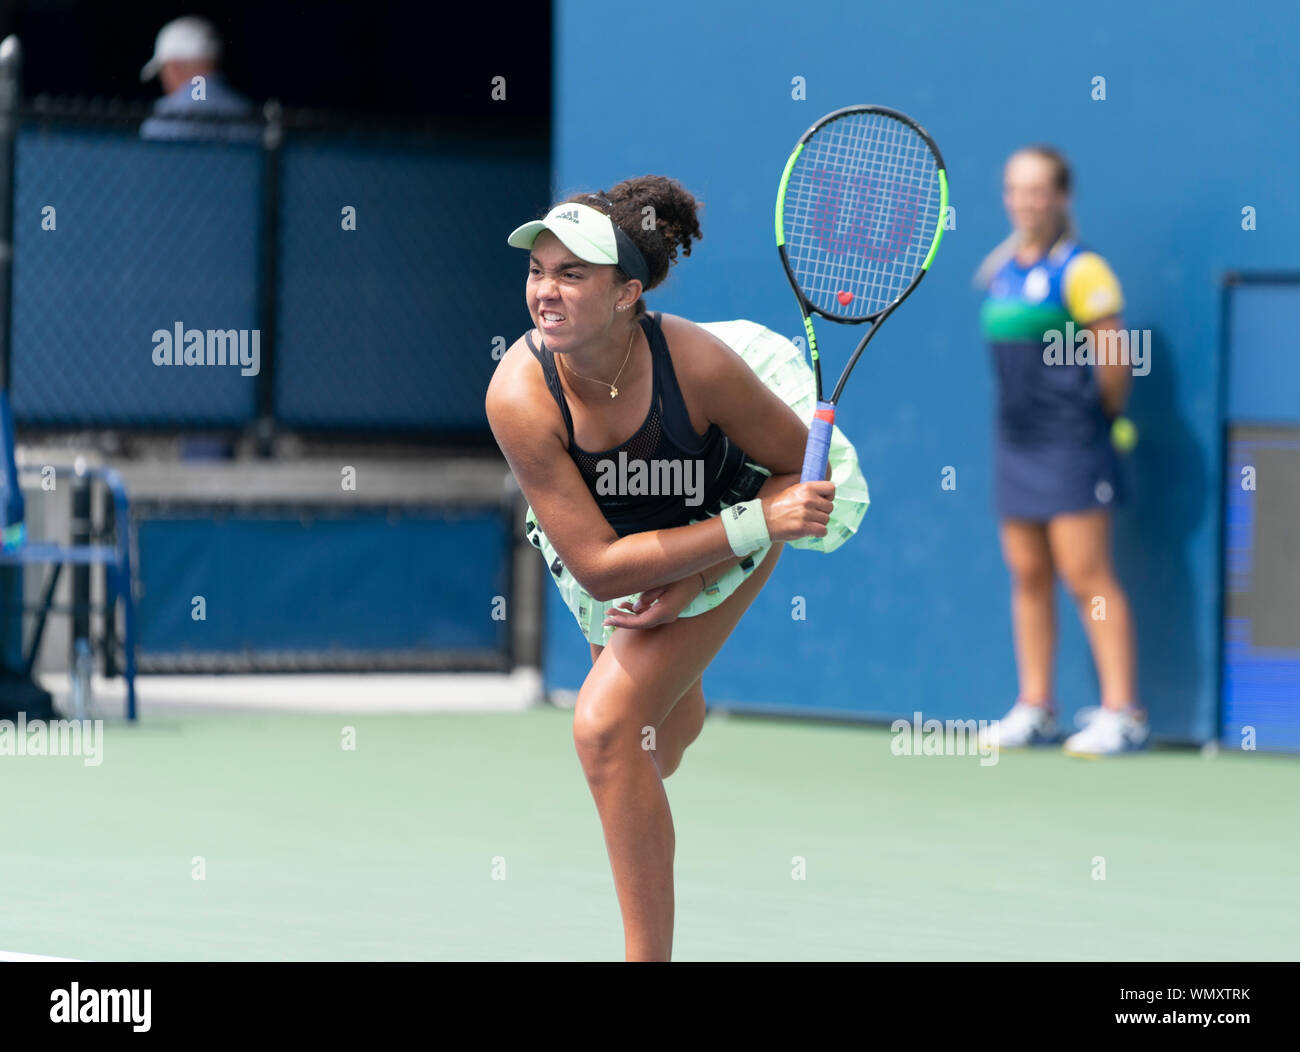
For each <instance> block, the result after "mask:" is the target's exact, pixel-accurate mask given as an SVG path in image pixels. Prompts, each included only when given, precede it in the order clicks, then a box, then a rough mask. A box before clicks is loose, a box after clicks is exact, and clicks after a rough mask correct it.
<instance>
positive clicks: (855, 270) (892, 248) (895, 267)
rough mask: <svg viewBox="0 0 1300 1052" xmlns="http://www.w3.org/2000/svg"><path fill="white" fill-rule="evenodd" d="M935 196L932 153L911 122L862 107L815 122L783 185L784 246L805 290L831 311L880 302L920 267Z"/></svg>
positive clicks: (864, 309)
mask: <svg viewBox="0 0 1300 1052" xmlns="http://www.w3.org/2000/svg"><path fill="white" fill-rule="evenodd" d="M939 202H940V184H939V166H938V162H937V161H936V159H935V156H934V154H933V152H932V151H931V150H930V148H929V146H928V145H927V143H926V141H925V139H924V138H922V137H921V135H919V134H918V133H917V132H916V130H915V129H913V128H912V127H911V126H910V125H908V124H906V123H904V122H903V121H900V120H896V119H895V118H893V117H889V116H887V115H885V114H879V113H865V114H850V115H848V116H845V117H842V118H840V119H838V120H835V121H832V122H831V123H829V124H827V125H825V126H824V127H822V128H821V129H819V130H818V131H817V132H816V133H814V135H813V136H812V137H811V138H810V139H809V140H808V142H807V143H805V145H804V148H803V151H802V152H801V153H800V155H799V158H798V160H797V161H796V162H795V165H794V167H793V168H792V169H791V172H790V178H789V182H788V185H787V188H786V195H785V212H784V229H785V239H786V253H787V258H788V259H789V262H790V267H791V270H792V271H793V272H794V275H795V278H796V280H797V281H798V283H799V285H800V287H801V288H802V289H803V292H804V295H805V296H807V297H808V300H809V301H810V302H811V303H812V304H813V305H814V306H816V307H817V308H818V309H819V310H822V311H824V312H826V313H827V314H830V315H832V316H837V317H844V318H862V317H865V316H867V315H872V314H876V313H878V312H880V311H881V310H883V309H884V308H885V307H887V306H888V305H889V304H890V303H892V302H893V301H894V300H896V299H897V298H898V297H899V296H901V295H902V294H903V293H904V292H905V291H906V290H907V288H908V286H909V285H910V284H911V283H912V281H913V279H914V278H915V277H916V275H917V273H918V272H919V271H920V270H921V265H922V264H923V263H924V261H925V258H926V255H927V254H928V253H929V250H930V245H931V242H932V241H933V239H934V234H935V231H936V229H937V228H938V224H939V222H940V221H941V219H942V217H941V216H940V214H939Z"/></svg>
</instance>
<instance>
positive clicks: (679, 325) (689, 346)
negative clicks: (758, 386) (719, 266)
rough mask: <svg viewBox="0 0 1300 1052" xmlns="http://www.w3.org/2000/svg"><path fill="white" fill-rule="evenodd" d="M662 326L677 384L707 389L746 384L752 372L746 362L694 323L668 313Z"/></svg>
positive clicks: (662, 321)
mask: <svg viewBox="0 0 1300 1052" xmlns="http://www.w3.org/2000/svg"><path fill="white" fill-rule="evenodd" d="M660 325H662V326H663V334H664V338H666V339H667V341H668V351H669V354H671V355H672V371H673V372H675V373H676V375H677V381H679V382H685V384H686V385H688V386H695V385H699V386H708V385H711V384H724V382H736V381H737V380H744V378H745V375H746V373H748V372H749V369H748V367H746V365H745V360H744V359H742V358H741V356H740V355H738V354H736V351H733V350H732V348H731V347H728V346H727V345H725V343H724V342H723V341H722V339H719V338H718V337H716V335H714V334H712V333H711V332H708V330H707V329H705V328H702V326H699V325H697V324H695V322H694V321H692V320H690V319H686V317H681V316H679V315H667V313H666V315H663V316H662V319H660Z"/></svg>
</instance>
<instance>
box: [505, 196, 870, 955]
mask: <svg viewBox="0 0 1300 1052" xmlns="http://www.w3.org/2000/svg"><path fill="white" fill-rule="evenodd" d="M696 210H697V203H696V201H695V199H694V197H692V196H691V194H690V193H688V192H687V191H686V190H685V189H684V188H683V187H682V186H681V185H680V184H678V183H676V182H674V181H673V180H671V179H667V178H664V177H661V176H644V177H641V178H637V179H630V180H626V181H624V182H621V183H619V184H618V185H616V186H614V187H613V188H612V189H610V190H609V191H608V193H607V194H603V193H602V194H580V195H577V196H576V197H573V198H570V199H569V200H567V201H564V202H561V203H560V204H558V205H556V206H555V207H554V208H552V209H551V210H550V212H549V213H547V215H546V217H545V218H544V219H541V220H536V221H534V222H530V223H525V224H524V225H522V226H520V227H519V228H517V229H516V230H515V231H514V232H513V233H512V234H511V235H510V237H509V239H508V240H509V243H510V244H511V245H513V246H515V247H518V248H524V249H528V250H529V265H528V280H527V284H526V286H525V290H524V295H525V300H526V303H527V307H528V312H529V314H530V315H531V317H532V321H533V325H534V328H533V330H532V331H530V332H528V333H525V335H524V336H522V337H521V338H520V339H519V340H517V341H516V342H515V344H514V345H513V346H512V347H511V348H510V349H509V350H508V351H507V352H506V354H505V355H504V356H503V357H502V359H501V362H500V363H499V365H498V367H497V369H496V372H495V374H494V375H493V378H492V382H491V384H490V385H489V387H488V392H487V414H488V420H489V422H490V424H491V427H492V432H493V434H494V435H495V437H496V440H497V442H498V444H499V445H500V447H501V451H502V452H503V453H504V454H505V457H506V460H507V461H508V462H509V464H510V468H511V470H512V471H513V472H514V475H515V478H516V479H517V480H518V482H519V485H520V488H521V489H522V490H523V493H524V496H525V497H526V498H527V500H528V505H529V507H528V509H527V513H526V518H525V529H526V531H527V534H528V537H529V540H530V541H531V542H532V544H533V545H534V546H535V547H537V548H538V549H539V550H540V551H541V553H542V556H543V558H544V559H545V560H546V563H547V566H548V567H549V569H550V572H551V577H552V579H553V580H554V581H555V583H556V586H557V587H558V588H559V589H560V592H561V594H562V595H563V597H564V599H565V602H566V603H567V604H568V606H569V609H570V610H571V611H572V613H573V615H574V618H575V619H576V620H577V622H578V625H579V627H580V628H581V630H582V631H583V634H584V636H585V637H586V639H587V641H588V642H589V643H590V644H591V656H592V667H591V671H590V672H589V673H588V675H587V677H586V680H585V681H584V683H583V685H582V688H581V690H580V691H579V692H578V699H577V704H576V707H575V711H574V717H573V737H574V743H575V745H576V747H577V752H578V757H579V760H580V762H581V764H582V768H583V771H584V773H585V775H586V778H587V784H588V786H589V787H590V789H591V792H592V795H593V796H594V797H595V802H596V808H597V811H598V812H599V815H600V820H601V824H602V826H603V828H604V835H605V844H606V847H607V849H608V852H609V857H610V863H611V866H612V868H613V874H614V882H615V887H616V889H617V892H618V901H619V907H620V910H621V911H622V915H623V933H624V945H625V952H626V958H627V959H628V960H668V959H669V958H670V955H671V950H672V931H673V901H674V900H673V877H672V869H673V854H674V844H675V840H674V834H673V825H672V817H671V814H670V812H669V808H668V798H667V796H666V794H665V792H664V786H663V779H664V778H667V777H668V776H669V775H670V774H672V773H673V771H674V770H676V768H677V765H678V764H679V763H680V762H681V759H682V753H683V751H684V750H685V749H686V747H687V746H688V745H689V744H690V743H691V742H692V741H693V740H694V739H695V738H696V736H697V735H698V734H699V733H700V730H701V728H702V726H703V722H704V715H705V702H704V693H703V691H702V689H701V685H700V677H701V675H702V674H703V673H704V670H705V669H706V668H707V667H708V665H709V662H710V661H712V660H713V657H714V655H715V654H717V652H718V650H719V648H720V647H721V646H722V644H723V642H724V641H725V640H726V639H727V637H728V636H729V635H730V634H731V631H732V629H734V628H735V627H736V624H737V622H738V621H739V620H740V618H741V615H742V614H744V612H745V610H746V609H747V608H748V607H749V605H750V603H752V602H753V600H754V597H755V596H756V595H757V594H758V592H759V590H760V589H761V588H762V587H763V584H764V583H765V582H766V581H767V579H768V577H769V576H770V575H771V573H772V570H773V567H774V566H775V564H776V561H777V558H778V556H779V554H780V552H781V549H782V547H783V545H784V544H785V543H787V542H791V543H794V544H796V545H797V546H800V547H809V548H814V549H819V550H823V551H829V550H832V549H833V548H834V547H838V545H839V544H840V543H842V542H843V540H844V539H845V538H847V537H848V536H850V535H851V534H852V533H853V532H854V531H855V530H856V529H857V526H858V524H859V523H860V521H861V518H862V514H863V512H865V510H866V505H867V492H866V486H865V483H864V482H863V480H862V476H861V472H860V471H859V470H858V465H857V456H856V453H855V452H854V451H853V447H852V446H851V445H850V444H849V443H848V442H847V440H846V439H844V436H843V435H842V434H840V433H837V434H836V436H835V438H836V442H835V444H834V445H833V446H832V458H831V464H830V468H829V470H828V472H827V474H828V479H827V480H826V481H822V482H808V483H800V482H799V473H800V468H801V465H802V462H803V453H804V446H805V444H806V443H807V439H808V427H807V421H809V420H811V419H812V413H813V408H814V398H815V396H814V391H813V377H812V371H811V369H810V368H809V367H808V365H807V364H805V363H804V361H803V358H802V355H801V354H800V353H799V351H798V349H797V348H795V346H794V345H793V344H791V343H790V342H789V341H787V340H784V339H782V338H781V337H779V336H777V335H776V334H775V333H772V332H770V331H769V330H766V329H764V328H763V327H762V326H758V325H755V324H754V323H752V322H728V323H719V324H717V325H713V326H710V327H709V328H705V327H702V326H699V325H696V324H694V323H692V322H690V321H687V320H686V319H685V318H681V317H676V316H674V315H670V314H660V313H657V312H656V313H650V312H647V310H646V307H645V304H644V300H643V293H644V292H645V291H646V290H648V289H653V288H655V287H656V286H658V285H659V284H660V283H661V282H662V281H663V280H664V279H665V277H667V274H668V268H669V265H670V264H671V263H673V262H675V261H676V259H677V253H678V251H679V250H680V251H682V252H683V253H684V254H686V255H690V251H691V242H692V240H693V239H698V238H699V237H700V236H701V234H700V227H699V220H698V217H697V215H696ZM710 329H713V330H716V331H718V332H722V333H723V334H724V335H727V336H729V337H730V338H731V342H732V343H733V344H735V345H737V346H738V350H737V349H733V347H732V346H729V344H728V342H726V341H724V340H723V339H720V338H719V337H718V336H717V335H715V334H714V332H713V331H710ZM801 414H802V416H801ZM837 489H838V490H839V491H840V492H839V493H838V494H837Z"/></svg>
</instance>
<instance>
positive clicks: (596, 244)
mask: <svg viewBox="0 0 1300 1052" xmlns="http://www.w3.org/2000/svg"><path fill="white" fill-rule="evenodd" d="M543 230H549V231H550V232H551V233H552V234H554V235H555V236H556V237H558V238H559V239H560V240H561V241H563V242H564V245H565V247H566V248H568V249H569V251H570V252H572V253H573V254H574V255H575V256H577V257H578V258H579V259H585V260H586V261H587V262H588V263H611V264H614V265H616V266H619V267H622V269H623V273H625V274H626V275H627V276H628V277H629V278H636V279H637V280H638V281H640V282H641V284H642V285H646V284H649V281H650V268H649V267H648V266H647V265H646V261H645V257H644V256H642V255H641V250H640V249H639V248H637V247H636V244H635V243H634V242H633V241H632V239H631V238H630V237H628V236H627V234H625V233H624V232H623V231H622V230H620V229H619V228H618V226H616V225H615V223H614V221H613V220H612V219H610V218H609V216H607V215H606V214H605V213H604V212H600V211H598V210H596V209H595V208H592V207H590V206H589V205H584V204H579V203H577V202H576V201H566V202H564V203H563V204H559V205H556V206H555V207H554V208H552V209H551V210H550V211H549V212H547V213H546V218H545V219H534V220H533V221H532V222H531V223H524V224H523V225H522V226H517V227H515V229H514V230H512V231H511V232H510V236H509V237H508V238H506V243H507V244H509V245H512V246H514V247H515V248H532V247H533V242H534V241H536V240H537V236H538V235H539V234H540V233H541V232H542V231H543Z"/></svg>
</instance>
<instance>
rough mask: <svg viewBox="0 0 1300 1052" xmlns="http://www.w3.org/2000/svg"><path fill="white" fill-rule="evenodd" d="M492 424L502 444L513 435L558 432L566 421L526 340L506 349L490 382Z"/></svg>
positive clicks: (518, 341)
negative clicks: (546, 431)
mask: <svg viewBox="0 0 1300 1052" xmlns="http://www.w3.org/2000/svg"><path fill="white" fill-rule="evenodd" d="M485 408H486V410H487V417H488V423H489V425H491V427H492V430H493V432H494V433H495V434H496V435H497V438H498V441H500V440H501V438H502V437H503V436H505V437H507V439H508V437H509V436H510V435H511V434H512V433H516V432H521V431H522V432H526V433H529V434H532V435H535V434H536V431H537V429H538V428H539V427H541V428H543V429H545V430H554V425H555V423H556V421H559V425H560V429H561V430H562V429H563V418H561V417H560V414H559V410H558V408H557V407H556V405H555V401H554V399H552V398H551V394H550V392H549V391H548V390H547V388H546V377H545V375H544V374H543V372H542V367H541V363H539V362H538V361H537V358H536V357H535V356H534V354H533V352H532V350H531V349H530V348H529V347H528V343H527V342H526V340H525V339H524V337H523V336H520V337H519V339H517V340H516V341H515V342H514V343H512V344H511V345H510V346H509V347H508V348H506V352H505V354H503V355H502V356H501V360H500V361H499V362H497V367H496V369H495V370H493V372H492V379H491V380H490V381H488V387H487V396H486V399H485Z"/></svg>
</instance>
